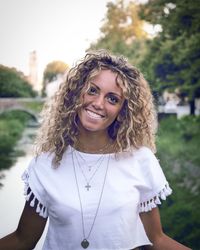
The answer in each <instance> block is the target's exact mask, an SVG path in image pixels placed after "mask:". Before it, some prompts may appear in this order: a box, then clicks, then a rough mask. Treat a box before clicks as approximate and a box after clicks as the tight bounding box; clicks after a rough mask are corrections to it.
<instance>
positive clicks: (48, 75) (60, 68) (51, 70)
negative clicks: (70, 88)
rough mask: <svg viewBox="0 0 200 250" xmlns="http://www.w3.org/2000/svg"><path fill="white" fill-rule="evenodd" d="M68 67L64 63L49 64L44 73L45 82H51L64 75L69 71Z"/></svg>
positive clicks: (54, 62)
mask: <svg viewBox="0 0 200 250" xmlns="http://www.w3.org/2000/svg"><path fill="white" fill-rule="evenodd" d="M68 67H69V66H68V65H67V64H66V63H64V62H62V61H53V62H50V63H48V64H47V66H46V68H45V70H44V73H43V82H46V83H48V82H51V81H53V80H54V79H56V77H57V75H58V74H63V73H64V72H65V71H66V70H67V69H68Z"/></svg>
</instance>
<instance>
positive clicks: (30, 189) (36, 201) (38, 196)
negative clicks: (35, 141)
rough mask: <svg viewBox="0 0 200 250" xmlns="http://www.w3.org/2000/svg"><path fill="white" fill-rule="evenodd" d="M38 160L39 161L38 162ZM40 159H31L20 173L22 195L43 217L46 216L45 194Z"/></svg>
mask: <svg viewBox="0 0 200 250" xmlns="http://www.w3.org/2000/svg"><path fill="white" fill-rule="evenodd" d="M38 161H39V162H38ZM39 165H40V159H36V158H34V159H32V161H31V162H30V164H29V166H28V168H27V169H26V170H25V171H24V173H23V174H22V180H23V181H24V184H25V185H24V195H25V199H26V201H28V202H29V204H30V206H31V207H36V212H37V213H38V214H39V215H40V216H42V217H43V218H47V217H48V211H47V198H46V197H47V196H46V191H45V188H44V186H43V183H42V174H40V173H41V172H42V166H39Z"/></svg>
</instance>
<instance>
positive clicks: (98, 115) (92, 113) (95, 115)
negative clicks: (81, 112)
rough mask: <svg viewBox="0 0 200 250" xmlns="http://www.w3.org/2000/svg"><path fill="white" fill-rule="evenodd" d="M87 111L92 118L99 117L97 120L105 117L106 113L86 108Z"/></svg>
mask: <svg viewBox="0 0 200 250" xmlns="http://www.w3.org/2000/svg"><path fill="white" fill-rule="evenodd" d="M85 111H86V112H87V114H88V116H89V117H90V118H92V119H97V120H99V119H105V115H102V114H99V113H97V112H94V111H92V110H89V109H85Z"/></svg>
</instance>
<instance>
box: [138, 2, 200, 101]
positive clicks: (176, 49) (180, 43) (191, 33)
mask: <svg viewBox="0 0 200 250" xmlns="http://www.w3.org/2000/svg"><path fill="white" fill-rule="evenodd" d="M199 12H200V4H199V0H194V1H192V2H191V1H188V0H182V1H179V0H171V1H169V0H151V1H149V2H148V3H147V4H145V5H143V6H142V7H141V17H142V18H144V19H145V20H147V21H149V22H151V23H152V24H154V25H156V24H157V25H158V24H159V25H160V26H161V27H162V31H161V32H160V33H159V35H158V36H157V37H156V38H155V39H153V40H152V42H151V45H150V46H149V51H148V53H147V54H146V56H145V57H144V60H143V62H142V67H143V69H145V68H146V70H147V75H148V76H149V80H150V82H151V83H152V84H153V86H154V88H156V89H157V90H160V91H162V90H163V89H164V88H168V89H172V90H173V89H177V88H178V89H179V91H180V94H181V95H183V96H188V97H189V99H190V100H193V99H194V98H195V97H199V96H200V70H199V69H200V46H199V41H200V15H199Z"/></svg>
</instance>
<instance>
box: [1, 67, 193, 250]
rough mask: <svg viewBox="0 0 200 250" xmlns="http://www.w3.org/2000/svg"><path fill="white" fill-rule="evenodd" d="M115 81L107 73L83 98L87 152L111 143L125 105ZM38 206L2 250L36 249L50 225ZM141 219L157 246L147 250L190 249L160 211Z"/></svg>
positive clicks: (82, 123)
mask: <svg viewBox="0 0 200 250" xmlns="http://www.w3.org/2000/svg"><path fill="white" fill-rule="evenodd" d="M115 78H116V75H115V74H114V73H112V72H111V71H109V70H104V71H103V73H101V74H100V76H97V77H95V78H94V79H93V81H92V83H91V86H92V88H90V89H89V92H87V93H85V94H83V95H82V98H83V103H84V105H83V109H82V110H80V111H79V113H78V115H79V120H80V124H79V126H80V136H79V141H80V142H81V145H83V146H84V148H85V150H86V151H87V152H91V153H94V152H95V150H96V152H98V150H99V148H101V147H102V146H104V145H105V144H106V143H107V142H108V141H109V137H108V134H107V127H108V126H109V125H110V124H111V123H112V121H113V120H114V119H116V117H117V115H118V113H119V111H120V109H121V107H122V105H123V101H124V99H123V97H122V91H121V89H120V88H119V87H118V86H117V85H116V81H115ZM107 83H108V84H107ZM110 86H111V88H110ZM115 97H116V98H115ZM115 99H117V100H118V101H116V100H115ZM97 141H98V145H97V143H96V142H97ZM111 148H112V147H111ZM36 206H37V204H36V205H35V207H34V208H32V207H31V206H30V205H29V204H28V203H27V202H26V204H25V207H24V210H23V212H22V215H21V218H20V221H19V225H18V227H17V230H16V231H15V232H13V233H11V234H10V235H8V236H6V237H4V238H2V239H0V250H29V249H33V248H34V247H35V245H36V244H37V242H38V240H39V239H40V237H41V235H42V233H43V231H44V228H45V225H46V222H47V219H44V218H43V217H41V216H40V215H38V214H37V213H36ZM140 217H141V220H142V223H143V225H144V228H145V231H146V233H147V236H148V238H149V239H150V241H151V242H152V243H153V246H145V250H189V249H190V248H188V247H186V246H183V245H182V244H180V243H178V242H176V241H175V240H173V239H171V238H170V237H168V236H167V235H165V234H164V233H163V230H162V225H161V221H160V214H159V210H158V208H154V209H152V210H151V211H150V212H147V213H141V214H140ZM137 249H138V248H136V249H135V250H137Z"/></svg>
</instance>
